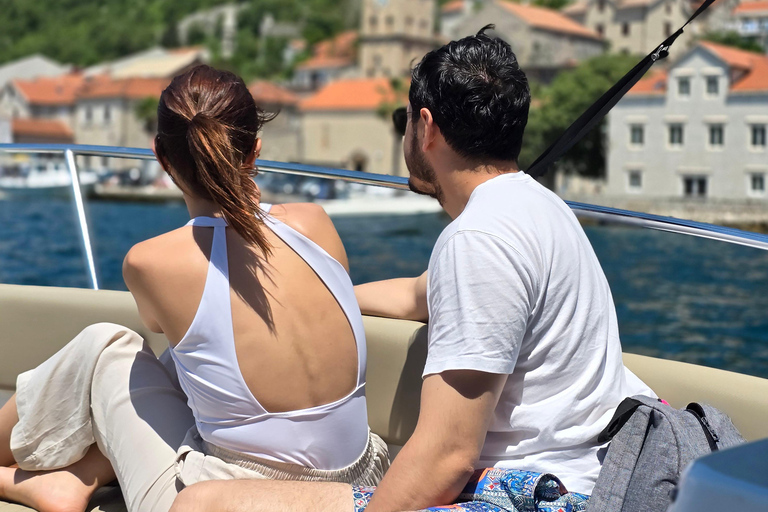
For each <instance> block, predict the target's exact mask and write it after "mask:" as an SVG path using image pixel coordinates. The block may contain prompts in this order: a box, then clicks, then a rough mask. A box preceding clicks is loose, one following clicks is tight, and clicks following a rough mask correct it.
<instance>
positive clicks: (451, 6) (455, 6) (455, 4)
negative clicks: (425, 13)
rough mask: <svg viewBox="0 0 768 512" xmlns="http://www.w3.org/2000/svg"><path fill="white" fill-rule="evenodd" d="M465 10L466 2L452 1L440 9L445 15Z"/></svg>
mask: <svg viewBox="0 0 768 512" xmlns="http://www.w3.org/2000/svg"><path fill="white" fill-rule="evenodd" d="M463 9H464V0H452V1H450V2H448V3H447V4H445V5H443V6H442V7H441V8H440V10H441V11H442V13H443V14H452V13H454V12H460V11H461V10H463Z"/></svg>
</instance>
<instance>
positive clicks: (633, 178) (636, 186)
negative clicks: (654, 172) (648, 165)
mask: <svg viewBox="0 0 768 512" xmlns="http://www.w3.org/2000/svg"><path fill="white" fill-rule="evenodd" d="M627 180H628V181H627V186H628V187H629V190H631V191H639V190H642V189H643V171H637V170H633V171H629V172H628V173H627Z"/></svg>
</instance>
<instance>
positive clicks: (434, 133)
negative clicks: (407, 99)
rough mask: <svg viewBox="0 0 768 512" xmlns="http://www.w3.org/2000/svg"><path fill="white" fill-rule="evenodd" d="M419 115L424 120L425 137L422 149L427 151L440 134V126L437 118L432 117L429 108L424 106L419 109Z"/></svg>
mask: <svg viewBox="0 0 768 512" xmlns="http://www.w3.org/2000/svg"><path fill="white" fill-rule="evenodd" d="M419 115H420V116H421V120H422V123H421V124H423V125H424V138H423V139H422V141H421V150H422V151H426V150H427V149H429V148H430V147H431V146H432V145H433V144H434V143H435V140H436V139H437V137H439V136H440V128H439V127H438V126H437V123H435V120H434V119H433V118H432V112H430V111H429V109H428V108H422V109H421V110H420V111H419Z"/></svg>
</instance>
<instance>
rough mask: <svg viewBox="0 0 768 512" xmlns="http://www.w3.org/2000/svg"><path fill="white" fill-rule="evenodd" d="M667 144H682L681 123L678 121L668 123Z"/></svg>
mask: <svg viewBox="0 0 768 512" xmlns="http://www.w3.org/2000/svg"><path fill="white" fill-rule="evenodd" d="M669 145H670V146H682V145H683V125H682V124H680V123H675V124H670V125H669Z"/></svg>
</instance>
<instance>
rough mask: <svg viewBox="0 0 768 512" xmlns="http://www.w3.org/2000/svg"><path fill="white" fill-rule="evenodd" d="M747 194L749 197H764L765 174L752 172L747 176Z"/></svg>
mask: <svg viewBox="0 0 768 512" xmlns="http://www.w3.org/2000/svg"><path fill="white" fill-rule="evenodd" d="M749 192H750V195H754V196H763V195H765V173H762V172H753V173H752V174H750V176H749Z"/></svg>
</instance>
